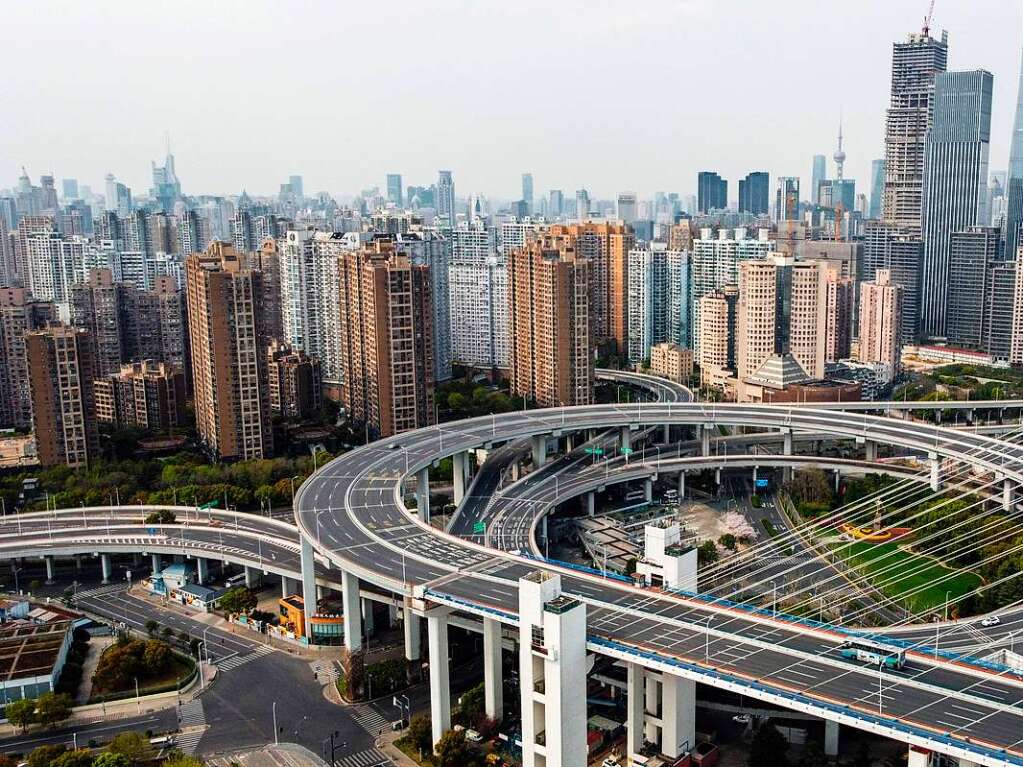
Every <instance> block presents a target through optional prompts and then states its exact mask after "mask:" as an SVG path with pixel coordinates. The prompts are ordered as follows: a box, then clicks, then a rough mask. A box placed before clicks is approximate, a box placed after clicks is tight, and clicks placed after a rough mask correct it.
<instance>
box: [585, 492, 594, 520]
mask: <svg viewBox="0 0 1023 767" xmlns="http://www.w3.org/2000/svg"><path fill="white" fill-rule="evenodd" d="M596 508H597V494H596V493H594V492H593V491H592V490H590V492H588V493H587V494H586V514H587V515H588V516H591V517H592V516H593V513H594V511H595V510H596Z"/></svg>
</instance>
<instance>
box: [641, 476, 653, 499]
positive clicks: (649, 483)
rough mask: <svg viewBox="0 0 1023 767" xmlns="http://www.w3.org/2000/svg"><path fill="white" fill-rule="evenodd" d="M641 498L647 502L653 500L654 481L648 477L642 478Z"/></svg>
mask: <svg viewBox="0 0 1023 767" xmlns="http://www.w3.org/2000/svg"><path fill="white" fill-rule="evenodd" d="M643 498H644V499H646V502H647V503H650V502H651V501H653V500H654V481H653V479H651V478H650V477H647V478H646V479H644V480H643Z"/></svg>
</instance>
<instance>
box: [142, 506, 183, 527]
mask: <svg viewBox="0 0 1023 767" xmlns="http://www.w3.org/2000/svg"><path fill="white" fill-rule="evenodd" d="M177 521H178V518H177V517H176V516H175V515H174V512H173V511H171V510H170V509H157V510H156V511H151V512H149V514H147V515H146V524H147V525H173V524H174V523H175V522H177Z"/></svg>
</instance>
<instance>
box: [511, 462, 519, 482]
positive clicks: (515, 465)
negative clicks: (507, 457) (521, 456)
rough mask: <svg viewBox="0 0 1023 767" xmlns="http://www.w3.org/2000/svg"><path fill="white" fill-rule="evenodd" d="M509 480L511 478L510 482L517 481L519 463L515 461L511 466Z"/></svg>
mask: <svg viewBox="0 0 1023 767" xmlns="http://www.w3.org/2000/svg"><path fill="white" fill-rule="evenodd" d="M511 478H512V482H518V481H519V462H518V461H515V462H514V463H513V464H512V465H511Z"/></svg>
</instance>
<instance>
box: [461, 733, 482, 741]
mask: <svg viewBox="0 0 1023 767" xmlns="http://www.w3.org/2000/svg"><path fill="white" fill-rule="evenodd" d="M465 739H466V740H467V741H469V742H470V743H482V742H483V736H482V735H480V734H479V733H478V732H476V730H466V731H465Z"/></svg>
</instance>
